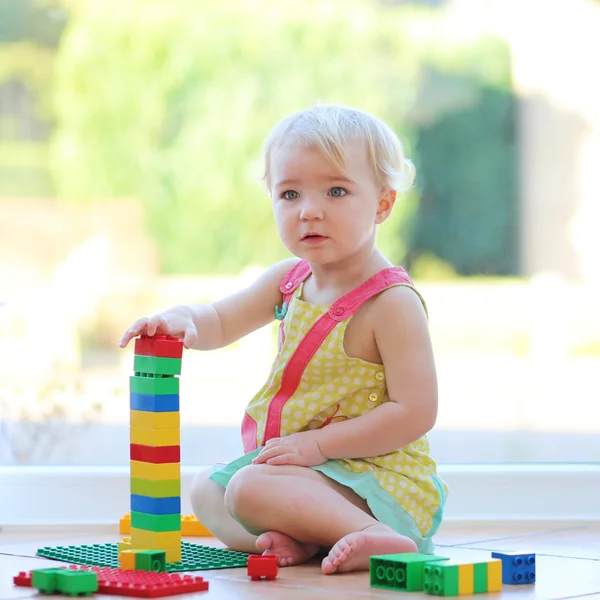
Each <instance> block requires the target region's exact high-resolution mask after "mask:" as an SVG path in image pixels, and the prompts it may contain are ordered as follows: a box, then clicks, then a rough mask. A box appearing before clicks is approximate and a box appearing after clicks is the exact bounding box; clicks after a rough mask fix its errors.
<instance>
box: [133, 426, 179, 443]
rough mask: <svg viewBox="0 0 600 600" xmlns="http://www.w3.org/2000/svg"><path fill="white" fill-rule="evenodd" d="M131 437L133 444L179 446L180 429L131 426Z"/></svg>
mask: <svg viewBox="0 0 600 600" xmlns="http://www.w3.org/2000/svg"><path fill="white" fill-rule="evenodd" d="M129 432H130V433H129V439H130V441H131V443H132V444H141V445H142V446H179V445H180V439H181V436H180V430H179V429H144V428H142V427H130V428H129Z"/></svg>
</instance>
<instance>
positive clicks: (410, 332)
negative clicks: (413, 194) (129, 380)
mask: <svg viewBox="0 0 600 600" xmlns="http://www.w3.org/2000/svg"><path fill="white" fill-rule="evenodd" d="M264 159H265V183H266V186H267V189H268V193H269V195H270V197H271V200H272V204H273V213H274V217H275V223H276V226H277V231H278V233H279V236H280V237H281V240H282V242H283V244H284V245H285V246H286V248H287V249H288V250H289V251H290V253H291V254H292V255H294V257H295V258H292V259H288V260H285V261H283V262H280V263H278V264H276V265H273V266H272V267H270V268H269V269H267V270H266V271H265V272H264V273H263V274H262V275H261V276H260V277H259V278H258V279H257V281H256V282H255V283H254V284H252V285H251V286H250V287H248V288H247V289H244V290H241V291H239V292H237V293H236V294H233V295H232V296H230V297H228V298H225V299H223V300H219V301H217V302H215V303H213V304H190V305H181V306H177V307H174V308H172V309H170V310H167V311H166V312H163V313H161V314H158V315H155V316H152V317H150V318H142V319H139V320H138V321H136V322H135V323H134V324H133V325H132V327H131V328H130V329H129V330H127V332H126V333H125V334H124V336H123V338H122V339H121V342H120V345H121V346H122V347H124V346H126V345H127V343H128V342H129V340H131V339H132V338H133V337H135V336H138V335H141V334H146V335H154V334H168V335H176V336H179V337H180V338H181V339H182V340H183V343H184V345H185V347H187V348H195V349H197V350H210V349H213V348H220V347H223V346H226V345H227V344H231V343H232V342H234V341H236V340H238V339H240V338H241V337H243V336H245V335H247V334H248V333H250V332H252V331H254V330H256V329H258V328H260V327H263V326H264V325H267V324H268V323H270V322H271V321H272V320H273V319H274V318H276V319H278V320H280V321H281V326H280V330H279V333H280V339H279V351H278V353H277V356H276V358H275V361H274V363H273V367H272V369H271V373H270V375H269V377H268V379H267V381H266V383H265V384H264V386H263V387H262V389H261V390H260V391H259V392H258V393H257V394H256V395H255V396H254V398H252V400H251V401H250V403H249V404H248V406H247V408H246V412H245V415H244V419H243V422H242V441H243V446H244V452H245V454H244V455H243V456H241V457H240V458H238V459H236V460H234V461H233V462H231V463H229V464H227V465H225V466H218V467H214V468H212V469H206V470H205V471H203V472H202V473H200V474H199V475H198V476H197V478H196V480H195V482H194V485H193V489H192V505H193V507H194V511H195V513H196V516H197V517H198V519H199V520H200V521H202V522H203V523H204V524H205V525H206V526H207V527H208V528H209V529H210V530H211V531H212V532H213V533H214V534H215V535H216V536H217V537H218V538H219V539H220V540H221V541H222V542H223V543H225V544H226V545H227V546H228V547H230V548H232V549H234V550H240V551H245V552H262V553H265V554H278V555H279V563H280V565H281V566H287V565H295V564H299V563H302V562H305V561H307V560H309V559H310V558H312V557H313V556H315V555H316V554H317V553H319V551H320V550H321V549H325V552H327V554H326V556H325V557H324V559H323V561H322V571H323V573H325V574H331V573H335V572H345V571H353V570H360V569H368V568H369V557H370V556H371V555H374V554H387V553H396V552H415V551H420V552H426V553H431V552H433V544H432V540H431V538H432V536H433V534H434V533H435V531H436V530H437V528H438V526H439V524H440V521H441V518H442V511H443V507H444V502H445V499H446V486H445V484H444V482H443V481H442V480H441V479H440V478H439V477H438V475H437V473H436V464H435V462H434V461H433V459H432V458H431V456H430V454H429V444H428V441H427V437H426V434H427V432H428V431H430V430H431V428H432V427H433V426H434V424H435V421H436V415H437V383H436V373H435V365H434V359H433V355H432V350H431V343H430V338H429V333H428V327H427V314H426V308H425V304H424V302H423V299H422V298H421V296H420V295H419V293H418V292H417V291H416V290H415V288H414V287H413V284H412V282H411V280H410V279H409V277H408V275H407V274H406V272H405V271H404V269H402V268H401V267H395V266H393V265H392V264H391V263H390V262H389V260H388V259H387V258H385V256H383V255H382V254H381V253H380V252H379V251H378V250H377V248H376V233H377V227H378V226H379V225H380V224H381V223H383V222H384V221H385V220H387V219H388V217H389V216H390V214H391V213H392V209H393V207H394V203H395V201H396V193H397V191H403V190H406V189H407V188H408V187H409V186H410V185H411V183H412V180H413V177H414V167H413V165H412V163H411V162H410V161H409V160H408V159H406V158H405V156H404V151H403V148H402V145H401V143H400V141H399V140H398V138H397V136H396V135H395V134H394V133H393V131H392V130H391V129H390V128H389V127H388V126H387V125H385V124H384V123H383V122H381V121H380V120H379V119H377V118H375V117H373V116H372V115H370V114H368V113H365V112H363V111H360V110H356V109H351V108H346V107H342V106H334V105H319V106H315V107H313V108H310V109H308V110H304V111H301V112H298V113H295V114H293V115H291V116H289V117H287V118H285V119H284V120H283V121H281V122H280V123H279V124H277V125H276V126H275V128H274V129H273V130H272V132H271V133H270V135H269V136H268V138H267V140H266V142H265V146H264ZM257 243H260V240H257Z"/></svg>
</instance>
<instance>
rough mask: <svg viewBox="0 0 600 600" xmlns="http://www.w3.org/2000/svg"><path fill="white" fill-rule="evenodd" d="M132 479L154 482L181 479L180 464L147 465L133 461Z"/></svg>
mask: <svg viewBox="0 0 600 600" xmlns="http://www.w3.org/2000/svg"><path fill="white" fill-rule="evenodd" d="M130 463H131V477H137V478H139V479H152V480H153V481H157V480H165V479H179V478H180V477H181V471H180V464H179V463H161V464H158V465H157V464H154V463H145V462H140V461H138V460H132V461H130Z"/></svg>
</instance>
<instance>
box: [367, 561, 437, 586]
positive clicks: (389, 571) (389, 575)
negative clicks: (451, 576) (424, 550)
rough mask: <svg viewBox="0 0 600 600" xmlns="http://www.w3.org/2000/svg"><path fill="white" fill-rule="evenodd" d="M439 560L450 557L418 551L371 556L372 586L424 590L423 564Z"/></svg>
mask: <svg viewBox="0 0 600 600" xmlns="http://www.w3.org/2000/svg"><path fill="white" fill-rule="evenodd" d="M438 560H440V561H442V560H448V559H447V558H443V557H437V556H432V555H431V554H419V553H418V552H406V553H403V554H381V555H379V556H371V559H370V569H369V570H370V574H371V587H378V588H383V589H386V590H405V591H407V592H416V591H419V590H422V589H423V566H424V565H425V564H426V563H429V562H432V561H438Z"/></svg>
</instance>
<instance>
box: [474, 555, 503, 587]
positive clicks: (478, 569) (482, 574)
mask: <svg viewBox="0 0 600 600" xmlns="http://www.w3.org/2000/svg"><path fill="white" fill-rule="evenodd" d="M494 562H497V563H498V564H499V566H501V564H500V561H496V560H495V559H494ZM488 566H489V565H488V563H484V562H482V563H476V564H474V565H473V592H472V593H473V594H482V593H485V592H487V591H496V590H488Z"/></svg>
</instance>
